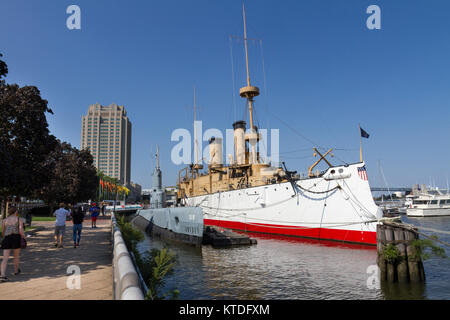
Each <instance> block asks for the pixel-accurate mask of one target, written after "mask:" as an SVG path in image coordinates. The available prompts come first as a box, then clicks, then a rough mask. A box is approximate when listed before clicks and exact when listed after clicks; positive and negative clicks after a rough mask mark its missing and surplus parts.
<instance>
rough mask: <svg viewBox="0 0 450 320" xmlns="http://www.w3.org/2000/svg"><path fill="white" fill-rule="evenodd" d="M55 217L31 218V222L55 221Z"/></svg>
mask: <svg viewBox="0 0 450 320" xmlns="http://www.w3.org/2000/svg"><path fill="white" fill-rule="evenodd" d="M55 220H56V217H33V221H55Z"/></svg>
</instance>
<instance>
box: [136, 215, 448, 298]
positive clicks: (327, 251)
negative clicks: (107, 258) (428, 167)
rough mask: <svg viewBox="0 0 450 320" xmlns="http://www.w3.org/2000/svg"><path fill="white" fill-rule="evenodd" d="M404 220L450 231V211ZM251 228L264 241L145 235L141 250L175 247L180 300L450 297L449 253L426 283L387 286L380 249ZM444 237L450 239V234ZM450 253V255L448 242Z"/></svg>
mask: <svg viewBox="0 0 450 320" xmlns="http://www.w3.org/2000/svg"><path fill="white" fill-rule="evenodd" d="M402 219H403V221H405V222H407V223H411V224H414V225H416V226H418V227H419V228H420V226H423V227H427V228H434V229H439V230H446V231H450V217H440V218H434V217H428V218H407V217H406V216H403V217H402ZM419 231H420V229H419ZM422 232H423V233H425V234H431V233H430V232H427V231H422ZM249 235H250V236H251V237H252V238H255V239H257V241H258V243H257V245H253V246H245V247H235V248H226V249H216V248H212V247H211V246H203V247H201V248H194V247H192V246H188V245H182V244H176V243H170V242H165V241H161V240H159V239H152V238H151V237H148V236H146V239H145V241H142V242H141V243H139V244H138V249H139V251H140V252H145V251H147V250H149V249H152V248H157V249H160V248H163V247H167V248H169V249H170V250H171V251H172V252H173V253H175V254H176V257H177V264H176V266H175V270H174V274H173V275H171V276H169V277H168V278H167V280H166V284H165V289H166V290H169V289H175V288H177V289H178V290H179V291H180V296H179V298H180V299H189V300H197V299H208V300H209V299H216V300H218V299H238V300H241V299H250V300H252V299H260V300H272V299H276V300H284V299H302V300H317V299H327V300H330V299H339V300H341V299H363V300H373V299H375V300H379V299H408V300H409V299H450V259H443V258H436V257H433V258H430V259H429V260H426V261H424V267H425V272H426V276H427V280H426V283H425V285H414V286H412V285H399V284H393V285H392V284H391V285H385V284H382V285H380V282H379V280H377V267H376V258H377V252H376V249H375V248H371V247H365V246H353V245H344V244H339V243H334V242H323V241H322V242H319V241H314V240H305V239H298V238H291V237H279V236H267V235H261V234H249ZM438 237H439V239H440V240H443V241H446V242H450V235H448V234H438ZM446 253H447V255H448V256H449V257H450V250H449V248H448V247H447V248H446Z"/></svg>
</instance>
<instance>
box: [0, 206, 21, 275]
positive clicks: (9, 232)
mask: <svg viewBox="0 0 450 320" xmlns="http://www.w3.org/2000/svg"><path fill="white" fill-rule="evenodd" d="M2 237H3V241H2V249H3V261H2V264H1V267H0V269H1V272H0V273H1V274H0V282H5V281H8V280H9V279H8V278H7V277H6V267H7V266H8V260H9V255H10V253H11V250H13V251H14V275H18V274H20V272H21V271H20V268H19V262H20V261H19V256H20V241H21V238H22V237H23V238H25V233H24V229H23V221H22V220H21V219H20V218H19V212H18V211H17V208H15V207H12V208H9V210H8V217H7V218H6V219H4V220H3V221H2Z"/></svg>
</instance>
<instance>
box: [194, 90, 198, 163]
mask: <svg viewBox="0 0 450 320" xmlns="http://www.w3.org/2000/svg"><path fill="white" fill-rule="evenodd" d="M196 121H197V95H196V92H195V87H194V166H196V165H198V141H197V127H196V123H195V122H196Z"/></svg>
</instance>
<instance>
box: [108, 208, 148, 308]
mask: <svg viewBox="0 0 450 320" xmlns="http://www.w3.org/2000/svg"><path fill="white" fill-rule="evenodd" d="M111 222H112V223H111V234H112V238H111V239H112V243H113V262H112V266H113V282H114V284H113V288H114V298H115V300H145V299H144V294H143V292H142V290H141V286H140V282H139V276H138V273H137V271H136V269H135V266H134V263H133V260H132V259H131V255H130V253H129V252H128V249H127V247H126V245H125V241H124V240H123V237H122V233H121V232H120V229H119V226H118V225H117V220H116V218H115V216H114V214H113V213H112V214H111Z"/></svg>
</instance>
